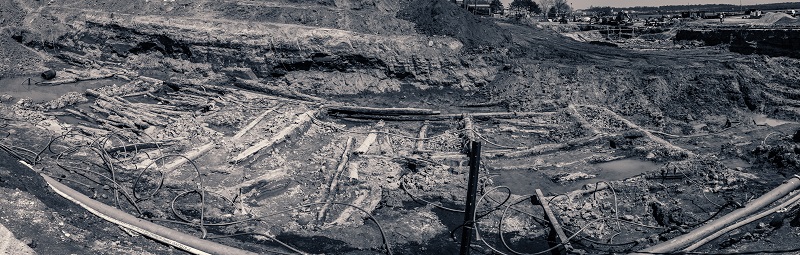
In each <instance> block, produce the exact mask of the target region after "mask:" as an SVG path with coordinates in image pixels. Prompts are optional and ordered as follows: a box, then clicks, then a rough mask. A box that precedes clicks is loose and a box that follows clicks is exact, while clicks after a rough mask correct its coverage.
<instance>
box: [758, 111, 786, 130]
mask: <svg viewBox="0 0 800 255" xmlns="http://www.w3.org/2000/svg"><path fill="white" fill-rule="evenodd" d="M753 121H755V122H756V125H767V126H770V127H777V126H780V125H783V124H787V123H795V122H792V121H785V120H779V119H773V118H769V117H767V115H764V114H757V115H755V116H753Z"/></svg>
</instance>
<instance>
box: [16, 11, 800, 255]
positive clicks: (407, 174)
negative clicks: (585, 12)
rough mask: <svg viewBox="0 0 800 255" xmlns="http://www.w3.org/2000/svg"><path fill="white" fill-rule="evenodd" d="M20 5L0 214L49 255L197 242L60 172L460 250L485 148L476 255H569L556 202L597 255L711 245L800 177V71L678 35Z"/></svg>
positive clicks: (791, 236) (111, 189)
mask: <svg viewBox="0 0 800 255" xmlns="http://www.w3.org/2000/svg"><path fill="white" fill-rule="evenodd" d="M0 13H3V16H2V19H0V25H2V29H1V30H0V46H2V49H3V50H2V51H0V62H2V65H0V67H2V69H0V121H2V122H0V127H2V129H0V135H1V136H2V140H0V145H2V148H3V150H2V152H0V153H2V154H0V155H2V156H0V192H1V193H2V194H3V197H4V198H6V199H3V200H2V201H0V203H2V206H1V207H0V208H2V210H0V219H2V221H0V222H2V225H3V226H5V227H6V228H7V229H9V230H10V232H11V233H13V235H14V237H15V238H7V240H9V242H12V243H14V242H15V245H19V244H23V245H25V246H28V247H30V248H31V249H32V250H33V251H34V252H36V253H39V254H62V253H65V254H69V253H75V254H87V253H90V254H183V253H184V252H183V251H181V250H179V249H176V248H174V247H172V246H170V245H166V244H162V243H160V242H157V241H154V240H151V239H148V238H146V237H144V236H140V235H137V234H136V233H133V232H131V231H129V230H127V229H125V228H122V227H119V226H117V225H114V224H112V223H110V222H107V221H105V220H103V219H101V218H99V217H97V216H95V215H94V214H92V213H90V212H89V211H87V210H85V209H83V208H82V207H80V206H78V205H76V204H74V203H72V202H71V201H69V200H67V199H64V198H62V197H61V196H59V195H58V194H56V193H54V192H53V191H52V190H51V189H50V188H49V187H48V186H47V185H46V183H45V182H44V180H43V178H42V177H41V176H42V175H46V176H49V177H52V178H54V179H56V180H58V181H60V182H61V183H64V184H66V185H68V186H69V187H71V188H72V189H75V190H77V191H78V192H81V193H82V194H85V195H87V196H89V197H91V198H93V199H96V200H98V201H101V202H103V203H105V204H107V205H111V206H114V207H116V208H118V209H120V210H122V211H125V212H127V213H129V214H131V215H133V216H135V217H138V218H140V219H144V220H147V221H151V222H154V223H158V224H160V225H164V226H168V227H170V228H174V229H177V230H179V231H181V232H184V233H189V234H191V235H194V236H196V237H202V238H205V239H208V240H213V241H215V242H219V243H222V244H225V245H228V246H232V247H237V248H240V249H243V250H248V251H253V252H257V253H268V254H269V253H309V254H321V253H328V254H385V253H393V254H453V253H456V252H458V249H459V243H458V241H457V240H460V234H461V229H460V228H461V227H462V224H463V220H464V213H463V211H464V205H465V197H466V192H467V183H466V176H467V172H468V169H469V166H467V161H468V160H467V156H466V154H465V151H466V144H467V143H466V142H465V141H468V140H470V139H472V140H476V141H480V142H482V144H483V150H482V153H481V158H482V164H481V165H480V167H479V169H480V177H479V189H478V197H479V198H480V199H479V201H478V207H477V210H478V213H477V216H479V217H478V220H477V221H476V224H477V228H476V229H477V232H478V234H479V235H478V236H477V237H476V239H475V240H473V247H472V248H473V253H476V254H518V253H535V252H541V251H544V250H547V249H549V248H550V247H551V246H552V245H553V244H554V243H553V242H549V241H548V236H549V233H550V231H551V230H550V228H549V227H548V224H547V220H546V219H545V216H544V213H543V210H542V208H541V206H535V205H533V204H532V203H531V200H530V198H531V196H532V195H533V194H535V190H536V189H540V190H542V191H543V193H544V195H545V196H547V201H548V204H549V206H550V207H551V208H552V210H553V211H554V213H555V215H557V217H558V218H559V220H560V224H561V225H562V226H563V227H564V230H565V232H566V234H567V235H568V236H571V238H570V242H571V243H572V245H573V246H574V247H575V248H576V251H575V252H578V251H581V252H584V253H588V254H608V253H624V252H632V251H638V250H641V249H644V248H647V247H649V246H652V245H654V244H657V243H661V242H663V241H666V240H669V239H671V238H673V237H676V236H678V235H681V234H683V233H687V232H689V231H691V230H692V229H694V228H696V227H698V226H701V225H703V224H704V223H706V222H709V221H712V220H714V219H716V218H719V217H720V216H721V215H724V214H726V213H729V212H731V211H733V210H735V209H737V208H739V207H741V206H743V205H745V204H747V203H748V202H749V201H752V200H753V199H754V198H757V197H758V196H760V195H762V194H764V193H766V192H768V191H769V190H771V189H772V188H774V187H776V186H778V185H780V184H781V183H783V182H784V181H785V180H787V179H789V178H792V176H793V175H795V174H797V169H798V164H800V162H799V161H798V154H800V145H799V144H798V141H800V137H799V136H798V135H796V132H797V130H798V128H800V124H798V123H796V120H797V118H798V109H800V108H798V107H800V101H798V100H800V99H799V98H798V95H800V90H798V89H800V88H798V87H797V84H800V82H799V81H800V71H799V70H800V60H797V59H794V58H791V57H786V56H766V55H760V54H758V52H757V51H755V52H751V53H754V54H749V55H744V54H741V53H736V52H731V49H729V48H726V47H725V45H724V44H723V45H704V44H702V43H695V42H687V41H685V40H684V41H682V40H671V39H669V38H674V36H675V34H677V30H671V29H670V28H664V29H663V31H661V30H660V32H658V33H650V34H647V35H640V37H637V38H628V39H629V40H628V41H624V42H623V41H615V42H614V43H620V45H623V47H611V46H609V45H608V44H597V43H594V44H592V43H589V42H591V41H593V40H594V39H597V38H595V37H596V36H597V35H596V34H592V33H578V32H575V31H573V30H571V29H572V28H570V25H567V26H564V27H557V28H555V29H554V28H553V26H558V25H553V24H535V23H530V22H526V21H520V20H515V19H492V18H480V17H475V16H472V15H471V14H469V13H467V12H465V11H463V10H461V9H459V8H457V7H456V6H454V5H452V4H450V3H449V2H447V1H421V0H420V1H382V0H367V1H350V0H341V1H340V0H336V1H282V0H278V1H215V2H208V1H200V2H198V1H166V2H163V1H144V2H142V1H136V2H122V1H119V2H97V1H72V2H69V3H66V2H63V3H62V2H58V1H50V2H49V3H45V2H41V1H16V0H0ZM555 30H558V31H560V32H563V34H566V36H564V35H562V34H559V33H557V32H555ZM659 34H660V35H659ZM660 36H661V37H663V38H661V37H660ZM587 38H588V39H587ZM593 38H594V39H593ZM619 40H622V38H620V39H619ZM643 41H648V42H649V43H641V42H643ZM621 42H622V43H621ZM624 43H628V44H629V45H635V46H630V47H628V46H624V45H625V44H624ZM50 69H52V70H55V71H56V73H57V75H56V77H55V79H53V80H44V79H43V78H42V77H40V76H39V74H40V73H41V72H43V71H45V70H50ZM346 106H359V107H378V108H414V109H415V110H417V113H419V112H420V111H422V112H425V114H423V115H409V114H397V113H390V114H386V113H378V114H375V113H369V112H366V113H365V112H360V113H359V112H353V111H352V109H350V110H348V109H349V108H347V107H346ZM362 110H363V109H362ZM465 113H466V115H464V114H465ZM21 162H25V163H21ZM25 164H29V165H31V166H32V169H30V168H28V167H27V166H26V165H25ZM798 227H800V217H798V213H797V208H795V206H794V205H793V206H791V207H789V208H788V209H787V210H784V211H781V212H780V213H777V214H774V215H770V216H769V217H766V218H764V219H762V220H760V221H757V222H754V223H752V224H749V225H746V226H745V227H743V228H741V229H738V230H735V231H733V232H731V233H729V234H726V235H723V236H722V237H720V238H718V239H717V240H715V241H713V242H711V243H709V244H707V245H704V246H702V247H700V248H699V249H698V250H697V251H700V252H721V253H742V252H756V253H758V252H762V251H786V250H795V251H796V250H797V249H798V248H800V247H798V246H797V243H798V242H797V241H798V239H799V238H800V237H798V235H797V233H800V232H799V231H798ZM2 236H3V235H0V237H2ZM15 240H16V241H15ZM17 241H18V242H17Z"/></svg>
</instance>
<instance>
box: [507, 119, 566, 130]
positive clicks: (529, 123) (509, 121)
mask: <svg viewBox="0 0 800 255" xmlns="http://www.w3.org/2000/svg"><path fill="white" fill-rule="evenodd" d="M493 122H494V123H501V124H509V125H514V126H522V127H529V128H551V129H555V128H561V127H562V126H561V125H559V124H548V123H536V122H532V121H525V120H515V119H494V120H493Z"/></svg>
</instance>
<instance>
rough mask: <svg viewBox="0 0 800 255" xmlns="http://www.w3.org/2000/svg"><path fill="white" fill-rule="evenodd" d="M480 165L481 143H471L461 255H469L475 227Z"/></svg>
mask: <svg viewBox="0 0 800 255" xmlns="http://www.w3.org/2000/svg"><path fill="white" fill-rule="evenodd" d="M480 165H481V142H476V141H472V148H471V149H470V151H469V179H467V204H466V207H467V208H466V210H464V211H465V214H464V227H463V228H462V231H461V253H460V254H461V255H469V247H470V242H471V241H472V227H473V226H474V225H475V218H474V216H475V206H476V204H475V197H476V193H477V191H478V169H479V168H480Z"/></svg>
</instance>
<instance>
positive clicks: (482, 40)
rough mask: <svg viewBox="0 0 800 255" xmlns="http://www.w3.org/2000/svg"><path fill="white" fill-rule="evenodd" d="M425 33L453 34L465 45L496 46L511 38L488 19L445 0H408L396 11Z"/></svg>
mask: <svg viewBox="0 0 800 255" xmlns="http://www.w3.org/2000/svg"><path fill="white" fill-rule="evenodd" d="M397 16H398V17H399V18H401V19H404V20H408V21H411V22H412V23H414V24H416V26H415V28H416V29H417V31H418V32H420V33H423V34H426V35H445V36H451V37H455V38H456V39H458V40H460V41H461V42H462V43H464V45H465V46H466V47H467V48H481V47H488V48H496V47H500V46H502V45H504V44H506V43H508V42H510V41H511V36H510V34H508V32H506V31H504V30H503V29H501V28H500V27H499V26H497V24H495V23H494V22H493V21H492V20H490V19H483V18H480V17H477V16H475V15H472V14H471V13H469V12H467V11H466V10H464V9H462V8H459V7H458V6H457V5H455V4H453V3H451V2H449V1H445V0H434V1H430V0H412V1H409V2H408V3H407V4H406V5H405V8H403V9H402V10H400V11H399V12H398V13H397Z"/></svg>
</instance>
